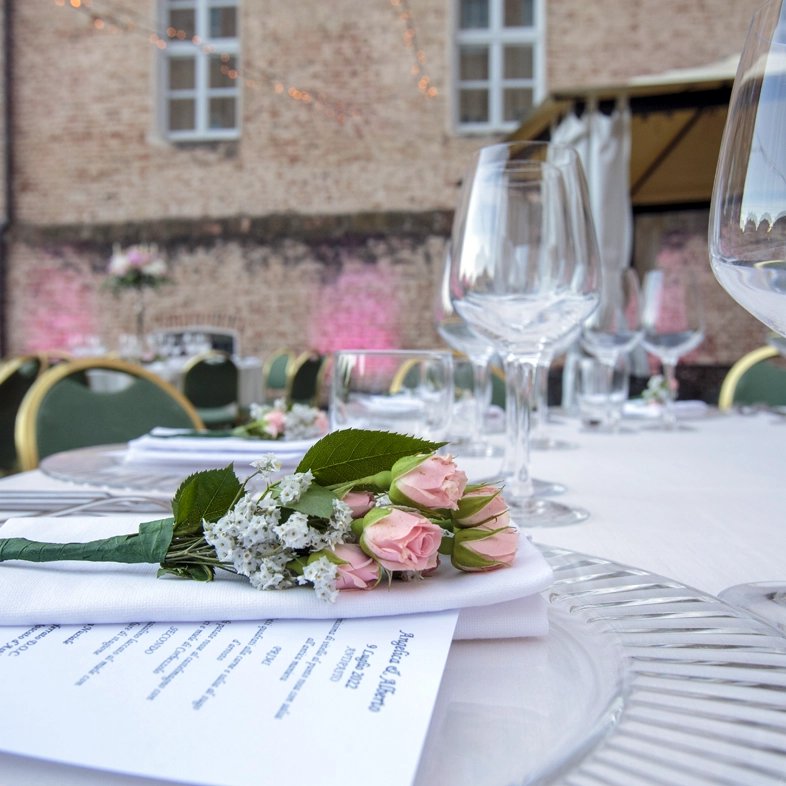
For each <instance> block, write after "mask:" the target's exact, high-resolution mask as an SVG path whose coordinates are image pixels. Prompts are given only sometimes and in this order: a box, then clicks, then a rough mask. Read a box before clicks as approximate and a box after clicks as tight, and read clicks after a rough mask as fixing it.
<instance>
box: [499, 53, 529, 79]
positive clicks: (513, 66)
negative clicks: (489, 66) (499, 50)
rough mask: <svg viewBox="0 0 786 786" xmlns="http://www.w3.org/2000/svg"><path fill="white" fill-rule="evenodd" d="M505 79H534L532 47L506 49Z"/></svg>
mask: <svg viewBox="0 0 786 786" xmlns="http://www.w3.org/2000/svg"><path fill="white" fill-rule="evenodd" d="M504 74H505V79H532V47H531V46H506V47H505V71H504Z"/></svg>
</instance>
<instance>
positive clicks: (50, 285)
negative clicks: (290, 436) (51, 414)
mask: <svg viewBox="0 0 786 786" xmlns="http://www.w3.org/2000/svg"><path fill="white" fill-rule="evenodd" d="M82 2H84V0H82ZM758 4H759V0H592V2H587V1H586V0H545V6H546V14H547V15H546V31H547V33H546V34H547V41H546V53H547V57H546V59H547V83H548V85H549V86H550V87H558V86H567V85H570V84H590V83H608V82H614V81H620V80H623V79H625V78H627V77H629V76H632V75H634V74H641V73H656V72H660V71H662V70H665V69H667V68H677V67H685V66H692V65H700V64H704V63H707V62H710V61H713V60H716V59H720V58H721V57H723V56H725V55H728V54H730V53H733V52H735V51H739V50H740V49H741V46H742V43H743V41H744V37H745V32H746V28H747V24H748V21H749V19H750V16H751V14H752V12H753V10H754V9H755V8H756V6H757V5H758ZM110 7H111V8H114V9H127V11H128V14H126V15H125V17H124V18H130V17H131V16H132V15H136V18H138V19H140V18H150V19H152V18H153V17H154V16H155V13H156V10H155V2H154V0H133V1H132V0H122V2H121V0H115V2H113V3H112V4H111V5H110V4H109V3H106V2H104V0H92V6H91V7H90V9H89V10H86V9H85V8H84V6H82V7H81V8H74V7H73V3H72V2H71V0H65V2H64V5H59V4H58V3H57V2H55V1H53V0H29V1H28V2H17V3H15V4H14V43H13V52H12V57H13V62H14V76H15V81H14V116H13V133H14V145H15V159H14V180H13V183H14V199H15V224H14V227H13V243H12V245H11V258H10V264H9V270H8V288H9V299H8V302H7V304H6V308H7V313H8V318H7V324H8V336H7V344H8V347H9V350H10V351H11V352H22V351H24V350H26V349H32V348H41V345H42V344H45V343H46V342H48V341H49V342H54V343H61V342H62V341H64V340H65V338H66V337H67V335H68V334H69V333H97V334H100V335H101V336H102V338H103V340H104V342H105V344H106V345H107V346H108V347H113V346H114V345H115V342H116V339H117V336H118V334H119V333H121V332H130V331H131V330H132V327H133V322H132V319H133V317H132V308H131V303H130V301H128V302H127V301H126V300H125V299H124V297H121V298H119V299H117V300H115V299H114V298H113V296H112V295H111V294H110V293H109V292H107V291H106V290H104V289H102V287H101V284H102V280H103V270H104V267H105V264H106V261H107V260H108V257H109V253H110V250H111V243H112V241H119V242H123V243H129V242H136V241H140V240H144V241H149V242H152V241H155V242H159V243H160V244H161V246H162V247H164V248H165V249H166V252H167V255H168V260H169V263H170V266H171V271H172V278H173V279H174V281H175V284H174V285H173V286H171V287H167V288H165V289H163V290H161V291H159V292H157V293H150V294H149V297H148V314H149V316H150V319H151V321H155V320H156V319H157V318H158V317H161V316H163V315H165V314H166V313H174V312H180V311H182V312H188V311H194V310H202V311H213V312H217V313H229V314H232V315H234V316H237V317H238V318H239V319H240V321H241V322H242V324H243V331H242V332H243V336H242V351H243V352H244V353H249V354H251V353H256V354H262V355H264V354H266V353H267V352H269V351H271V350H273V349H275V348H277V347H280V346H285V345H286V346H290V347H292V348H293V349H303V348H305V347H308V346H318V347H325V348H330V347H331V346H333V347H336V346H340V345H344V346H348V345H349V344H350V343H352V342H354V343H355V345H357V344H361V343H366V344H368V345H374V346H377V345H382V344H384V343H385V342H387V343H388V344H394V345H399V346H404V347H425V346H434V345H437V344H438V338H437V336H436V335H435V333H434V331H433V329H432V327H431V318H430V312H431V303H432V297H433V291H434V283H435V281H436V279H437V278H438V275H439V267H440V265H441V263H442V259H443V255H444V246H445V238H446V236H447V233H448V230H449V225H450V210H451V209H452V207H453V205H454V203H455V199H456V194H457V184H458V181H459V179H460V176H461V172H462V169H463V166H464V162H465V161H466V159H467V157H468V155H469V153H470V152H471V151H472V150H474V149H475V148H477V147H479V146H480V145H482V144H486V143H488V142H490V141H493V139H496V138H498V137H495V138H491V137H488V136H467V135H459V134H457V133H455V131H454V129H453V128H452V126H451V120H450V118H451V89H450V86H451V63H450V60H451V57H452V55H451V44H450V40H451V30H452V25H453V11H452V0H410V8H411V10H412V13H413V15H414V21H415V26H416V30H417V35H418V46H419V47H421V48H422V49H423V50H424V51H425V52H426V56H427V61H426V71H427V73H428V74H429V76H430V78H431V84H432V85H434V86H436V87H437V89H438V91H439V92H438V94H437V95H436V97H434V98H433V99H431V100H429V99H426V98H425V97H424V95H423V94H422V93H421V92H420V91H419V90H418V88H417V81H416V78H414V77H413V76H412V75H411V73H410V68H411V66H412V64H413V62H414V59H413V54H412V52H411V51H409V50H407V49H406V47H405V46H404V43H403V39H402V35H403V33H404V30H405V25H404V23H403V22H402V21H401V20H400V19H399V13H400V9H397V8H396V7H394V6H393V5H391V2H390V0H340V2H333V3H324V2H323V3H319V2H315V0H301V2H293V3H282V2H280V0H245V1H244V2H243V3H242V5H241V46H242V59H243V67H244V69H245V71H244V73H242V74H241V76H242V77H243V78H244V79H249V78H250V79H252V85H251V86H248V85H246V86H244V88H243V93H242V133H241V138H240V140H239V141H237V142H222V143H209V144H208V143H204V144H196V143H192V144H178V145H175V144H171V143H169V142H167V141H166V140H165V139H164V138H163V136H162V135H161V133H160V130H159V127H158V119H157V112H156V101H157V99H156V95H157V93H156V80H157V78H158V69H159V68H160V61H159V58H160V51H159V49H158V48H156V47H155V46H153V45H151V43H150V42H149V40H148V37H147V35H146V34H142V31H141V30H137V31H136V32H123V31H120V32H117V33H116V34H113V33H111V32H109V26H108V25H105V26H104V29H102V30H99V29H97V28H96V26H95V24H94V18H95V17H96V16H101V14H102V13H104V14H105V13H106V12H107V11H106V9H108V8H110ZM121 16H122V14H121ZM140 26H141V25H140ZM275 84H282V85H283V86H284V87H285V88H289V87H295V88H297V89H298V90H303V91H309V93H310V94H312V95H318V94H320V93H324V94H325V96H326V98H325V105H326V106H327V105H330V106H333V107H336V110H335V111H334V117H333V118H329V117H328V116H327V113H326V111H325V110H324V109H323V110H322V111H318V110H317V109H315V106H314V102H311V103H305V102H303V101H299V100H294V99H292V98H291V97H289V95H288V94H287V92H286V90H285V91H284V92H283V93H281V94H279V93H276V92H275V91H274V85H275ZM342 113H343V114H344V115H345V118H346V119H345V120H344V122H343V123H340V122H338V121H337V119H336V115H337V114H342ZM353 113H354V114H356V115H357V116H353ZM690 248H691V254H693V257H692V258H695V264H696V265H697V266H698V267H701V268H702V269H703V270H708V269H709V268H708V264H707V260H706V248H705V247H702V246H701V244H700V240H697V241H695V243H694V244H693V245H691V246H690ZM705 279H706V282H705V291H706V292H707V296H708V300H709V302H711V303H713V304H714V303H715V302H716V299H717V301H718V303H721V302H722V308H723V310H724V314H726V313H728V314H732V313H735V314H738V315H741V316H735V320H736V321H735V323H734V324H735V326H739V327H735V331H734V333H735V336H734V340H733V341H732V340H730V339H729V336H728V335H725V336H721V335H717V336H714V335H709V336H708V340H707V342H706V344H705V350H706V352H705V351H701V358H700V362H705V363H729V362H731V361H733V360H734V359H736V357H738V356H739V355H740V354H742V352H744V351H746V350H747V349H750V348H752V347H754V346H758V345H760V344H761V336H762V335H763V329H762V328H761V326H760V325H758V323H757V322H755V320H753V319H752V318H751V319H747V317H746V316H745V315H744V314H743V313H742V312H741V311H740V309H739V308H738V307H737V306H736V305H735V304H733V303H732V301H731V300H730V299H729V298H728V297H726V296H725V294H724V293H723V292H722V291H721V290H720V288H719V287H718V286H717V285H716V284H715V282H714V280H712V278H711V276H705ZM723 298H725V300H724V299H723ZM713 307H714V305H713V306H710V308H713ZM735 309H736V311H735ZM708 310H709V309H708ZM712 324H713V326H714V325H715V322H713V323H712ZM727 324H728V323H727V322H726V321H725V319H724V321H722V323H721V324H720V325H718V328H720V329H723V330H725V326H726V325H727ZM331 325H332V327H331ZM364 325H367V326H369V328H368V330H365V331H364V330H363V329H362V328H363V326H364ZM712 329H713V330H715V329H716V328H715V327H713V328H712ZM331 331H332V332H331ZM726 332H727V333H728V331H726ZM737 332H739V335H737ZM331 342H332V344H331Z"/></svg>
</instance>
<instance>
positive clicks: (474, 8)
mask: <svg viewBox="0 0 786 786" xmlns="http://www.w3.org/2000/svg"><path fill="white" fill-rule="evenodd" d="M460 24H461V29H462V30H469V29H472V28H477V27H488V26H489V0H461V22H460Z"/></svg>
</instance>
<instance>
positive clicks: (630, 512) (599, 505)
mask: <svg viewBox="0 0 786 786" xmlns="http://www.w3.org/2000/svg"><path fill="white" fill-rule="evenodd" d="M654 425H655V424H654V421H653V420H652V419H646V420H645V419H642V420H625V421H624V422H623V428H622V430H621V432H620V433H602V432H600V431H598V430H595V429H592V428H585V427H583V426H582V425H581V424H580V423H579V422H578V421H576V420H574V419H571V418H568V417H563V416H557V417H556V419H555V422H553V423H551V424H550V425H549V428H550V430H551V432H552V434H553V436H554V437H556V438H558V439H559V440H560V441H562V442H566V443H569V444H570V447H567V448H564V449H557V450H539V451H533V452H532V456H531V459H532V461H531V463H532V471H533V474H534V475H535V476H536V477H538V478H541V479H543V480H549V481H558V482H560V483H563V484H565V486H566V487H567V492H566V493H565V494H564V495H563V496H561V497H560V500H561V501H564V502H565V503H566V504H572V505H577V506H580V507H582V508H584V509H586V510H587V511H589V513H590V517H589V518H588V519H587V520H586V521H584V522H582V523H579V524H574V525H570V526H564V527H555V528H543V529H531V530H529V531H528V535H529V536H530V537H531V538H532V540H533V541H534V542H535V543H536V544H537V545H538V546H539V547H540V548H541V550H542V551H543V553H544V555H545V556H546V558H547V559H548V560H549V562H550V563H551V564H552V566H553V568H554V574H555V582H554V585H553V587H552V588H551V589H550V590H548V591H546V592H545V593H544V594H545V596H546V598H547V600H549V602H550V621H551V628H550V632H549V634H548V635H547V636H545V637H542V638H530V639H496V640H469V641H454V643H453V645H452V647H451V651H450V655H449V658H448V662H447V667H446V669H445V672H444V675H443V680H442V684H441V687H440V692H439V695H438V698H437V703H436V707H435V710H434V713H433V716H432V721H431V727H430V730H429V734H428V737H427V739H426V742H425V745H424V749H423V754H422V757H421V762H420V767H419V770H418V774H417V776H416V779H415V783H416V784H418V786H426V784H428V786H434V784H446V785H447V784H450V785H451V786H463V785H464V784H467V786H468V785H469V784H473V786H479V785H480V786H483V785H485V784H489V786H491V784H495V785H498V786H505V785H506V784H512V783H517V784H525V783H526V784H529V783H565V784H574V785H575V786H582V785H584V784H586V785H587V786H589V785H590V784H596V785H598V784H619V786H623V785H624V786H627V785H628V784H645V783H646V784H700V783H708V784H709V783H712V784H736V783H750V784H765V783H766V784H769V783H783V782H786V636H784V633H783V631H782V630H780V629H778V628H777V627H776V626H775V625H774V623H773V624H771V623H770V622H768V621H767V620H763V619H759V618H757V617H754V616H752V615H751V614H750V613H749V612H748V611H745V610H743V609H741V608H737V607H734V606H732V605H729V604H726V603H724V602H723V601H720V600H718V599H717V597H716V596H717V595H718V594H719V593H721V592H722V591H723V590H724V589H726V588H728V587H731V586H733V585H739V584H744V583H749V582H762V581H769V582H776V583H777V582H782V583H783V584H784V586H786V480H784V477H785V476H786V472H784V470H786V417H784V416H783V415H781V414H779V413H777V412H769V411H765V412H755V413H753V414H748V415H742V414H724V413H719V412H717V411H715V410H710V411H709V412H707V413H705V415H704V416H703V417H696V418H694V419H691V420H685V421H683V422H682V423H681V426H682V428H680V429H679V430H676V431H664V430H659V429H657V428H654V427H653V426H654ZM490 438H491V440H492V441H496V442H497V443H498V444H500V445H501V443H502V435H501V434H496V435H491V437H490ZM454 452H455V454H456V456H457V457H458V459H457V460H458V463H459V465H460V466H461V468H462V469H465V470H466V471H467V472H468V475H469V476H470V479H471V480H481V479H486V478H488V479H491V478H494V477H496V476H497V474H498V473H499V470H500V468H501V467H500V463H501V462H500V459H498V458H496V459H474V458H473V459H470V458H467V459H464V458H461V446H460V445H458V446H456V447H455V448H454ZM74 488H75V487H74V485H73V484H69V483H67V482H65V481H63V480H56V479H54V478H51V477H49V476H47V475H46V474H44V473H43V472H42V471H40V470H36V471H34V472H29V473H23V474H20V475H14V476H11V477H7V478H5V479H3V480H0V512H1V513H2V516H3V518H5V517H6V516H9V515H10V514H11V512H12V511H9V510H6V508H5V507H4V503H3V494H4V493H6V492H12V491H14V490H30V491H34V490H40V491H42V492H52V491H58V490H62V491H63V492H66V491H73V490H74ZM82 488H84V487H82ZM104 491H109V492H111V493H117V489H114V490H107V489H104ZM402 733H405V730H402ZM293 766H295V765H293ZM0 772H1V773H2V782H3V784H4V786H11V785H16V784H25V786H27V785H28V784H52V783H58V784H59V783H63V784H65V783H68V784H70V783H75V784H76V783H80V784H81V783H96V784H98V783H102V784H103V783H111V784H126V783H128V784H131V783H134V784H140V783H157V781H151V780H145V779H139V778H131V777H130V776H129V777H126V776H123V775H119V774H111V775H109V774H106V773H99V772H96V771H88V770H82V769H80V768H74V767H67V766H65V765H60V764H55V763H51V762H44V761H39V760H33V759H28V758H24V757H20V756H13V755H10V754H0ZM402 786H404V785H402Z"/></svg>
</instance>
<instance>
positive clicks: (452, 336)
mask: <svg viewBox="0 0 786 786" xmlns="http://www.w3.org/2000/svg"><path fill="white" fill-rule="evenodd" d="M434 325H435V327H436V328H437V332H438V333H439V335H440V336H441V337H442V339H443V341H444V342H445V343H446V344H447V345H448V346H449V347H450V348H451V349H455V350H456V351H457V352H461V353H463V354H465V355H466V356H467V357H468V358H469V362H470V364H471V365H472V376H473V386H472V388H473V390H472V392H473V404H474V407H473V412H472V418H471V420H470V434H469V440H468V441H467V442H466V444H461V445H460V446H459V447H458V451H459V452H460V454H461V455H462V456H470V457H491V456H497V455H500V453H501V451H500V450H499V449H498V448H495V447H494V446H492V445H490V444H489V443H488V440H485V439H484V438H483V427H484V422H485V419H486V412H487V411H488V408H489V404H490V403H491V373H490V371H489V362H490V360H491V358H492V356H493V355H494V347H492V346H491V344H489V342H488V341H486V340H485V339H483V338H480V337H479V336H477V335H476V334H475V333H473V332H472V331H471V330H470V329H469V328H468V327H467V325H466V323H465V322H464V321H463V320H462V319H461V317H459V315H458V314H456V311H455V309H454V308H453V304H452V303H451V301H450V246H449V245H448V249H447V251H446V254H445V265H444V269H443V275H442V285H441V286H440V287H439V290H438V292H437V296H436V299H435V302H434Z"/></svg>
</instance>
